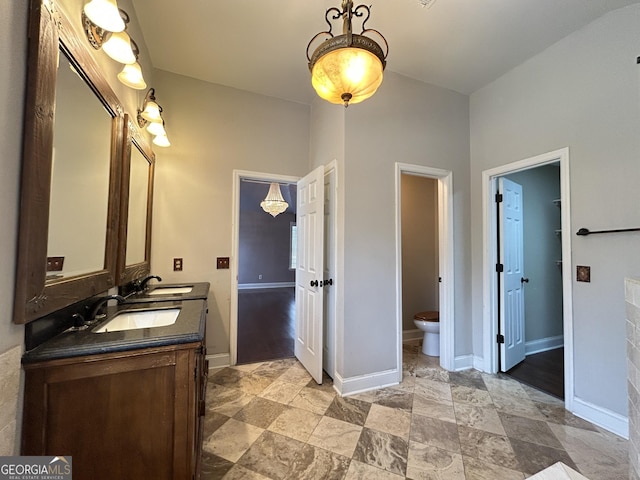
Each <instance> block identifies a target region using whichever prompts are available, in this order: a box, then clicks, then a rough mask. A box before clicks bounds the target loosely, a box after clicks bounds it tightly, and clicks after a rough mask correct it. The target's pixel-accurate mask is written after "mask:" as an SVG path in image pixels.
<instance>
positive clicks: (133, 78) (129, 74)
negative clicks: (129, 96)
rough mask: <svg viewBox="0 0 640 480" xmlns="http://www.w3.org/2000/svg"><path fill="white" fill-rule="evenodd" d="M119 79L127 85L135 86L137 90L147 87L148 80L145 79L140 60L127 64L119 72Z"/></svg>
mask: <svg viewBox="0 0 640 480" xmlns="http://www.w3.org/2000/svg"><path fill="white" fill-rule="evenodd" d="M118 80H120V81H121V82H122V83H123V84H125V85H126V86H127V87H131V88H135V89H136V90H144V89H145V88H147V82H145V81H144V77H143V76H142V68H140V64H139V63H138V62H135V63H131V64H129V65H125V66H124V67H123V68H122V71H121V72H120V73H119V74H118Z"/></svg>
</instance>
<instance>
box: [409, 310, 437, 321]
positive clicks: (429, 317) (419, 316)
mask: <svg viewBox="0 0 640 480" xmlns="http://www.w3.org/2000/svg"><path fill="white" fill-rule="evenodd" d="M413 318H414V320H421V321H423V322H439V321H440V312H418V313H416V314H415V315H414V317H413Z"/></svg>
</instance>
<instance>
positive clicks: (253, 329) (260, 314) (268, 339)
mask: <svg viewBox="0 0 640 480" xmlns="http://www.w3.org/2000/svg"><path fill="white" fill-rule="evenodd" d="M294 321H295V290H294V288H293V287H290V288H265V289H260V290H239V291H238V363H239V364H243V363H254V362H264V361H267V360H277V359H282V358H290V357H293V356H294V350H293V338H294V335H295V324H294Z"/></svg>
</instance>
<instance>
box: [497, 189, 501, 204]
mask: <svg viewBox="0 0 640 480" xmlns="http://www.w3.org/2000/svg"><path fill="white" fill-rule="evenodd" d="M496 203H502V194H501V193H499V192H498V193H496Z"/></svg>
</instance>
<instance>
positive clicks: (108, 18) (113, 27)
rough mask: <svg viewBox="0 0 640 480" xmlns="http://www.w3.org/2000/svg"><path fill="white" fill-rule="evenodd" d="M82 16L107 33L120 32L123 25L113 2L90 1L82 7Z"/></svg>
mask: <svg viewBox="0 0 640 480" xmlns="http://www.w3.org/2000/svg"><path fill="white" fill-rule="evenodd" d="M84 14H85V15H86V16H87V17H88V18H89V20H91V21H92V22H93V23H94V24H96V25H97V26H99V27H100V28H102V29H104V30H108V31H109V32H122V31H123V30H124V27H125V24H124V20H123V19H122V17H121V16H120V11H119V10H118V5H117V4H116V1H115V0H91V1H90V2H89V3H87V4H86V5H85V6H84Z"/></svg>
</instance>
